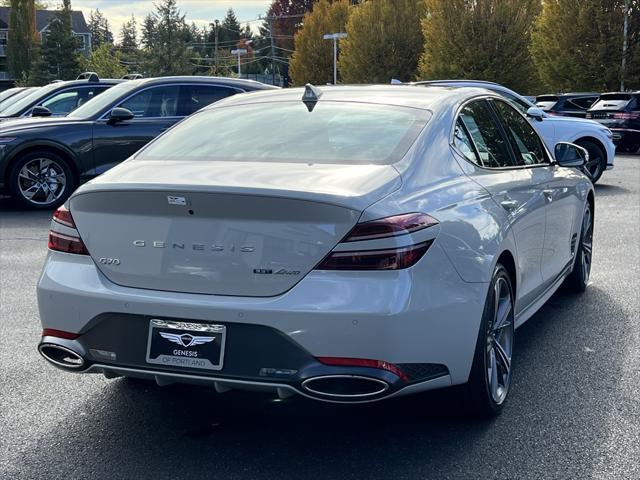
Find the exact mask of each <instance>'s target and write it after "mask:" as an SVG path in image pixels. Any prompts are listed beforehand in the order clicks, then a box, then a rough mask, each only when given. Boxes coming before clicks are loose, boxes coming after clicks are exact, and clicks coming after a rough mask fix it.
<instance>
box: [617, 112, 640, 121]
mask: <svg viewBox="0 0 640 480" xmlns="http://www.w3.org/2000/svg"><path fill="white" fill-rule="evenodd" d="M613 118H615V119H616V120H638V119H639V118H640V112H620V113H614V114H613Z"/></svg>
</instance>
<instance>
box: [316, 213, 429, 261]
mask: <svg viewBox="0 0 640 480" xmlns="http://www.w3.org/2000/svg"><path fill="white" fill-rule="evenodd" d="M437 224H438V221H437V220H436V219H435V218H433V217H431V216H429V215H427V214H425V213H407V214H403V215H395V216H392V217H386V218H381V219H378V220H372V221H369V222H362V223H358V224H357V225H356V226H355V227H353V228H352V229H351V231H350V232H349V233H348V234H347V235H346V236H345V238H344V239H343V240H342V242H340V245H343V246H344V245H346V244H348V243H350V242H367V241H371V240H379V239H384V238H389V237H398V236H402V235H407V234H410V233H414V232H417V231H420V230H423V229H425V228H429V227H433V226H435V225H437ZM432 243H433V239H430V240H426V241H422V242H420V243H416V244H413V245H404V246H399V247H389V248H383V249H381V248H380V246H379V245H378V246H377V248H372V247H370V248H366V246H360V245H359V247H361V248H358V249H353V250H337V251H336V250H334V251H332V252H331V253H329V255H327V256H326V257H325V258H324V260H323V261H322V262H320V264H319V265H318V266H317V267H316V269H317V270H401V269H404V268H408V267H411V266H412V265H415V264H416V263H417V262H418V260H420V259H421V258H422V256H423V255H424V254H425V253H426V251H427V250H428V249H429V247H430V246H431V244H432ZM364 245H366V243H365V244H364Z"/></svg>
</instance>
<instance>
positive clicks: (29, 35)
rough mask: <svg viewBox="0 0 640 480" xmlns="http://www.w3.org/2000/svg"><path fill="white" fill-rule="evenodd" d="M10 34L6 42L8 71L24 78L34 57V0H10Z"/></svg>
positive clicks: (18, 77)
mask: <svg viewBox="0 0 640 480" xmlns="http://www.w3.org/2000/svg"><path fill="white" fill-rule="evenodd" d="M9 30H10V31H11V34H10V35H9V38H8V44H7V62H8V67H9V71H10V72H11V73H12V74H13V77H14V78H16V79H18V80H21V81H23V80H25V79H26V77H27V76H28V74H29V71H30V70H31V64H32V62H33V61H34V58H35V52H34V51H35V49H36V48H37V40H36V38H37V37H36V35H37V33H36V6H35V3H34V0H11V15H10V17H9Z"/></svg>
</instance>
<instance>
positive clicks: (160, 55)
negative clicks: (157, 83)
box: [143, 0, 193, 76]
mask: <svg viewBox="0 0 640 480" xmlns="http://www.w3.org/2000/svg"><path fill="white" fill-rule="evenodd" d="M176 3H177V2H176V0H162V1H161V2H159V3H157V4H155V6H156V12H155V13H154V14H153V15H152V17H149V16H147V18H145V24H144V25H143V41H144V43H145V47H146V48H147V51H146V52H145V53H146V58H145V70H146V71H147V73H148V74H149V75H153V76H162V75H189V74H191V72H192V70H193V68H192V66H191V62H190V57H191V52H190V51H189V49H188V46H187V38H188V36H189V28H188V27H187V25H186V23H185V20H184V14H183V13H182V12H181V11H180V10H179V9H178V7H177V4H176ZM151 19H153V20H151Z"/></svg>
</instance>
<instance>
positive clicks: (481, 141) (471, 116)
mask: <svg viewBox="0 0 640 480" xmlns="http://www.w3.org/2000/svg"><path fill="white" fill-rule="evenodd" d="M458 119H459V121H460V122H462V125H463V126H464V127H465V129H466V131H467V132H468V134H469V136H470V137H471V140H472V141H473V145H474V146H475V150H476V152H477V153H478V155H479V158H478V159H477V160H473V159H470V160H471V161H473V162H475V163H477V164H478V165H479V166H481V167H485V168H505V167H513V166H514V164H513V160H512V156H511V154H510V151H509V146H508V144H507V140H506V139H505V137H504V136H503V134H502V132H501V130H500V126H499V125H498V123H497V121H496V118H495V115H494V114H493V112H492V111H491V107H490V106H489V104H488V103H487V102H486V100H479V101H476V102H472V103H470V104H468V105H466V106H465V107H464V108H463V109H462V111H461V112H460V115H459V117H458Z"/></svg>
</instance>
